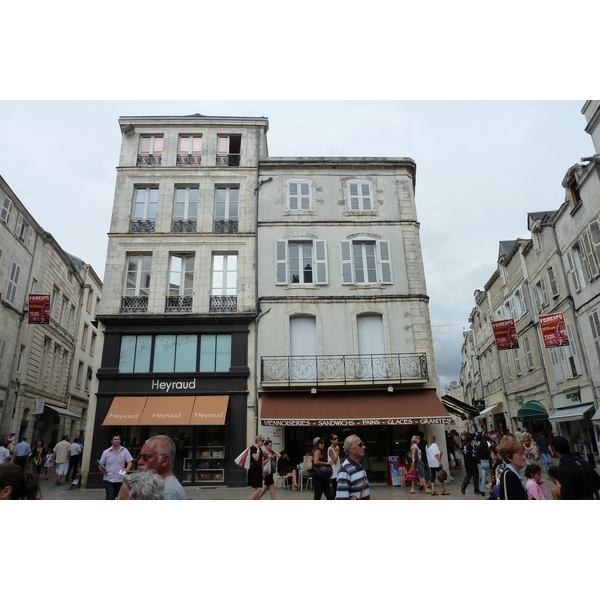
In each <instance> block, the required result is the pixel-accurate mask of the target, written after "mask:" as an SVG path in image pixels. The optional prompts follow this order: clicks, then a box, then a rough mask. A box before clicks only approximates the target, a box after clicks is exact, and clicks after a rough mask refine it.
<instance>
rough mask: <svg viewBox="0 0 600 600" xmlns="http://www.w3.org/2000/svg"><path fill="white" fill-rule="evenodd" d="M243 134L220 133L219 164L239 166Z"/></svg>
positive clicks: (221, 165) (220, 165)
mask: <svg viewBox="0 0 600 600" xmlns="http://www.w3.org/2000/svg"><path fill="white" fill-rule="evenodd" d="M241 147H242V136H241V135H220V136H219V138H218V141H217V166H219V167H239V166H240V152H241Z"/></svg>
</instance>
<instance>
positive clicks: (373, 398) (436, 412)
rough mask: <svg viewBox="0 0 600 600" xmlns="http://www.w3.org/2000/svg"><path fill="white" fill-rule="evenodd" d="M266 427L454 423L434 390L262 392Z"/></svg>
mask: <svg viewBox="0 0 600 600" xmlns="http://www.w3.org/2000/svg"><path fill="white" fill-rule="evenodd" d="M260 422H261V424H262V425H266V426H292V427H294V426H296V427H310V426H314V425H317V426H353V425H354V426H357V425H427V424H441V425H446V424H450V423H451V422H452V418H451V417H450V415H449V413H448V411H447V410H446V409H445V408H444V405H443V404H442V402H441V400H440V399H439V397H438V395H437V394H436V392H435V390H406V391H404V390H398V391H396V392H386V391H374V392H365V393H357V392H326V391H319V392H317V393H316V394H311V393H306V392H302V393H298V392H290V393H281V392H280V393H263V396H262V406H261V411H260Z"/></svg>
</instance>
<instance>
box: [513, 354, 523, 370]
mask: <svg viewBox="0 0 600 600" xmlns="http://www.w3.org/2000/svg"><path fill="white" fill-rule="evenodd" d="M513 357H514V359H515V371H516V373H517V377H519V376H520V375H522V374H523V370H522V369H521V355H520V354H519V349H518V348H513Z"/></svg>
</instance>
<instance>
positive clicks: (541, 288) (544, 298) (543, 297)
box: [535, 277, 548, 312]
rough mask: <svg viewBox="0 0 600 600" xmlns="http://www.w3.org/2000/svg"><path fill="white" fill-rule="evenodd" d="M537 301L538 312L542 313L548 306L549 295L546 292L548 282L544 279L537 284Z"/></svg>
mask: <svg viewBox="0 0 600 600" xmlns="http://www.w3.org/2000/svg"><path fill="white" fill-rule="evenodd" d="M535 299H536V302H537V306H538V310H539V311H540V312H541V311H542V310H543V309H544V308H545V307H546V306H548V293H547V292H546V280H545V279H544V277H542V278H541V279H540V280H539V281H538V282H537V283H536V284H535Z"/></svg>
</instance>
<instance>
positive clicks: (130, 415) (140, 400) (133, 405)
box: [102, 396, 146, 425]
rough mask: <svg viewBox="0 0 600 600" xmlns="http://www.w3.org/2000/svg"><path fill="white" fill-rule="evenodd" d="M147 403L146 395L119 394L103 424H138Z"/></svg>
mask: <svg viewBox="0 0 600 600" xmlns="http://www.w3.org/2000/svg"><path fill="white" fill-rule="evenodd" d="M145 405H146V396H117V397H116V398H114V400H113V401H112V404H111V405H110V409H109V411H108V414H107V415H106V418H105V419H104V421H103V422H102V425H138V424H139V422H140V417H141V416H142V411H143V410H144V406H145Z"/></svg>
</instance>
